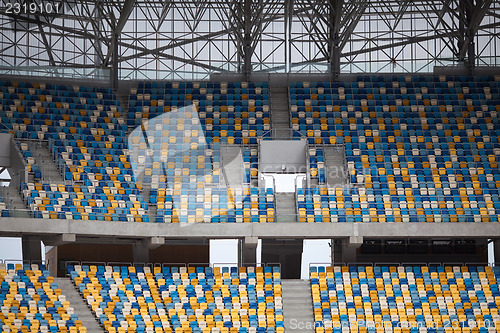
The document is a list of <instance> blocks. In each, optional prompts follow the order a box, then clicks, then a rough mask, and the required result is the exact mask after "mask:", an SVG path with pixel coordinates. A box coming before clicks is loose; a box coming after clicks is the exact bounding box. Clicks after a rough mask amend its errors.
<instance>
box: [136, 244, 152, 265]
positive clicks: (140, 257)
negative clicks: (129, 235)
mask: <svg viewBox="0 0 500 333" xmlns="http://www.w3.org/2000/svg"><path fill="white" fill-rule="evenodd" d="M132 251H133V259H134V262H149V246H148V245H147V244H145V242H135V243H134V245H133V249H132Z"/></svg>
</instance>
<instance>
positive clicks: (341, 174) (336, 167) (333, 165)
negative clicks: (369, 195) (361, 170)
mask: <svg viewBox="0 0 500 333" xmlns="http://www.w3.org/2000/svg"><path fill="white" fill-rule="evenodd" d="M324 155H325V166H326V181H327V183H328V187H330V188H332V187H344V186H345V185H346V184H347V170H346V167H345V154H344V152H343V151H342V149H338V148H336V147H326V148H325V149H324Z"/></svg>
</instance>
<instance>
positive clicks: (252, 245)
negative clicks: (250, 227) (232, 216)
mask: <svg viewBox="0 0 500 333" xmlns="http://www.w3.org/2000/svg"><path fill="white" fill-rule="evenodd" d="M258 243H259V238H258V237H252V236H246V237H245V238H243V239H242V240H241V246H240V251H241V253H240V255H239V258H240V261H241V262H240V264H255V263H257V245H258Z"/></svg>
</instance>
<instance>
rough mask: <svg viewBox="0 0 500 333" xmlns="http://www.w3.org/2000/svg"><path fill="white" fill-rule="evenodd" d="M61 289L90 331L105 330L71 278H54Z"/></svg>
mask: <svg viewBox="0 0 500 333" xmlns="http://www.w3.org/2000/svg"><path fill="white" fill-rule="evenodd" d="M54 282H56V283H57V285H58V286H59V288H60V289H61V291H62V293H63V295H66V300H68V301H69V302H70V304H71V306H72V307H73V309H75V313H77V314H78V319H80V320H81V321H82V324H83V326H85V327H86V328H87V332H88V333H97V332H104V329H103V328H102V327H101V326H100V325H99V323H98V322H97V321H96V318H95V316H94V314H93V313H92V312H91V311H90V309H89V307H88V306H87V304H86V303H85V301H84V299H83V297H82V296H81V295H80V294H79V293H78V291H77V289H76V288H75V285H74V284H73V282H72V281H71V279H69V278H54Z"/></svg>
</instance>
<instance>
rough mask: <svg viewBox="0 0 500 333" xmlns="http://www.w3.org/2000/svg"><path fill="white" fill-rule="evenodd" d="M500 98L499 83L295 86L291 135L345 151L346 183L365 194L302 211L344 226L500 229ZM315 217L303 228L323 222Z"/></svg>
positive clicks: (412, 80) (380, 80)
mask: <svg viewBox="0 0 500 333" xmlns="http://www.w3.org/2000/svg"><path fill="white" fill-rule="evenodd" d="M499 91H500V77H496V78H493V77H434V76H418V77H404V76H402V77H391V76H377V77H359V78H358V80H357V81H355V82H317V83H313V82H311V83H295V84H292V85H291V86H290V96H291V105H292V106H291V112H292V126H293V129H294V130H296V132H294V136H295V137H296V138H299V137H300V136H305V137H307V139H308V142H309V144H310V145H313V146H314V145H321V144H324V143H326V144H344V145H345V151H346V154H347V156H346V158H347V165H348V173H349V177H350V183H351V185H352V186H354V187H358V188H359V189H351V190H344V191H342V190H328V191H327V192H328V196H326V194H327V192H325V190H320V191H322V192H324V195H325V196H323V197H315V198H312V199H310V200H309V199H308V200H309V201H310V202H307V200H306V202H304V198H299V205H303V204H304V203H305V204H313V205H316V206H319V205H321V209H322V210H323V211H324V210H327V209H328V208H330V209H333V210H332V211H331V213H330V214H331V216H332V217H333V215H336V214H338V215H339V216H338V219H339V221H341V220H346V221H357V222H361V221H364V222H368V221H372V222H375V221H379V222H382V221H402V222H404V221H415V222H424V221H425V222H439V221H442V222H447V221H450V222H489V221H495V222H496V221H497V220H498V214H499V213H500V204H499V203H498V202H499V201H498V195H499V189H500V172H499V168H498V162H499V160H500V144H499V138H500V126H499V118H498V112H500V94H499ZM313 171H314V172H315V170H314V169H313ZM315 191H317V190H315ZM306 192H307V191H306ZM311 193H312V192H311ZM302 194H304V193H300V195H302ZM306 194H307V193H306ZM311 200H313V201H314V202H312V201H311ZM320 201H321V203H320ZM302 208H305V207H302ZM315 208H317V210H316V212H315V213H313V211H311V210H310V209H309V210H307V211H306V213H305V216H304V215H302V220H304V218H305V219H306V220H323V217H325V214H323V213H322V214H319V210H318V209H319V208H320V207H315ZM299 209H300V208H299ZM380 214H383V215H386V216H387V217H385V216H381V215H380Z"/></svg>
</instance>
